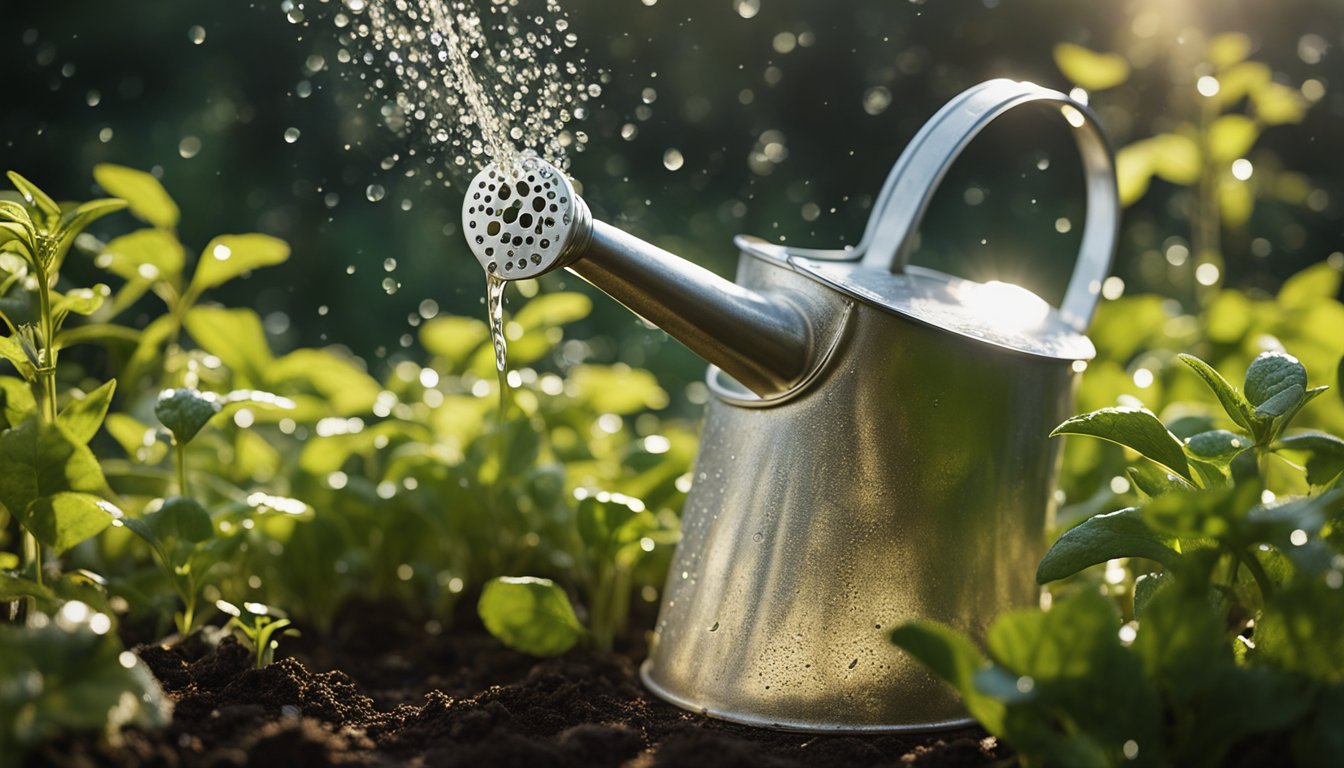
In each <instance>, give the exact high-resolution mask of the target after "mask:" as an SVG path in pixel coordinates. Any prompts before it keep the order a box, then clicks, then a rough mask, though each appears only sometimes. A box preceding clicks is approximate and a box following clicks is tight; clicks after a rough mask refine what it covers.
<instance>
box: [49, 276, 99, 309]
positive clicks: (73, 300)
mask: <svg viewBox="0 0 1344 768" xmlns="http://www.w3.org/2000/svg"><path fill="white" fill-rule="evenodd" d="M111 293H112V291H111V289H109V288H108V287H107V286H106V285H103V284H102V283H99V284H97V285H95V286H93V287H92V288H75V289H74V290H72V291H69V292H68V293H65V294H63V295H62V294H58V293H55V292H53V294H54V295H53V296H52V298H53V302H52V307H51V313H52V314H53V315H60V314H61V313H66V312H74V313H75V314H77V315H91V314H93V313H94V312H97V311H98V308H99V307H101V306H103V301H104V300H106V299H107V297H108V296H110V295H111Z"/></svg>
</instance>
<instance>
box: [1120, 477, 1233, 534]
mask: <svg viewBox="0 0 1344 768" xmlns="http://www.w3.org/2000/svg"><path fill="white" fill-rule="evenodd" d="M1252 491H1254V488H1252V487H1251V486H1249V485H1247V486H1242V487H1239V488H1238V489H1236V490H1235V491H1234V490H1233V489H1228V488H1217V489H1207V490H1198V491H1173V492H1171V493H1166V494H1163V495H1161V496H1159V497H1157V498H1155V499H1153V500H1152V501H1150V502H1148V503H1147V504H1146V505H1144V506H1143V508H1142V514H1143V520H1144V522H1145V523H1147V524H1148V526H1149V527H1150V528H1153V529H1154V530H1157V531H1162V532H1165V533H1167V534H1170V535H1172V536H1175V537H1177V538H1183V539H1184V538H1191V539H1196V538H1204V537H1212V538H1217V537H1220V536H1226V535H1227V534H1228V532H1229V530H1230V527H1229V526H1230V523H1229V519H1230V518H1231V517H1232V516H1233V512H1232V510H1234V509H1236V508H1237V507H1238V504H1237V501H1236V500H1235V499H1234V497H1236V498H1239V499H1241V500H1244V501H1246V502H1247V505H1248V506H1249V504H1250V503H1254V499H1255V496H1256V495H1258V493H1256V494H1254V495H1252ZM1241 509H1245V507H1244V506H1243V507H1241Z"/></svg>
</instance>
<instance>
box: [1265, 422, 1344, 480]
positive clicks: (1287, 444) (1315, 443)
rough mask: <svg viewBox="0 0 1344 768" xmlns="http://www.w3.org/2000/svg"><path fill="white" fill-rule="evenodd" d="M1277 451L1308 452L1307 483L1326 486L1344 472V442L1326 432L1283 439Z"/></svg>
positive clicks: (1276, 445) (1309, 433)
mask: <svg viewBox="0 0 1344 768" xmlns="http://www.w3.org/2000/svg"><path fill="white" fill-rule="evenodd" d="M1274 450H1276V451H1306V452H1307V453H1308V454H1309V457H1308V458H1307V482H1308V483H1310V484H1311V485H1326V484H1327V483H1329V482H1330V481H1331V480H1334V479H1335V478H1336V477H1337V476H1338V475H1339V473H1340V472H1344V440H1341V439H1340V438H1338V437H1336V436H1334V435H1331V434H1327V433H1325V432H1308V433H1305V434H1300V435H1290V436H1289V437H1285V438H1282V439H1281V440H1279V441H1278V442H1277V443H1276V444H1275V445H1274Z"/></svg>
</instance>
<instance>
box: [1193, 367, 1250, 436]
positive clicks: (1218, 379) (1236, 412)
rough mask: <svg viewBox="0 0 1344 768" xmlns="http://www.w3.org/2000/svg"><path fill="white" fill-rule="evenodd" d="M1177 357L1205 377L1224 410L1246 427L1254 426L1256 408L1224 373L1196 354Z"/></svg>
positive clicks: (1201, 376) (1206, 382) (1205, 381)
mask: <svg viewBox="0 0 1344 768" xmlns="http://www.w3.org/2000/svg"><path fill="white" fill-rule="evenodd" d="M1176 357H1177V358H1178V359H1180V361H1181V362H1183V363H1185V364H1186V365H1188V366H1190V367H1191V368H1192V369H1194V371H1195V373H1197V374H1199V376H1200V378H1202V379H1204V383H1205V384H1208V385H1209V389H1211V390H1213V394H1214V395H1215V396H1217V398H1218V402H1219V403H1222V406H1223V410H1224V411H1226V412H1227V415H1228V416H1229V417H1230V418H1231V419H1232V420H1233V421H1235V422H1236V423H1237V424H1239V425H1240V426H1242V427H1243V428H1245V429H1252V428H1253V425H1254V424H1255V409H1254V408H1252V407H1251V404H1250V403H1248V402H1247V401H1246V398H1245V397H1244V396H1243V395H1242V394H1241V393H1240V392H1238V391H1237V390H1236V389H1235V388H1234V387H1233V386H1232V385H1231V384H1229V383H1227V379H1224V378H1223V376H1222V374H1220V373H1218V371H1215V370H1214V369H1213V367H1212V366H1210V365H1209V364H1208V363H1206V362H1204V361H1203V360H1200V359H1199V358H1198V357H1195V356H1194V355H1186V354H1181V355H1177V356H1176Z"/></svg>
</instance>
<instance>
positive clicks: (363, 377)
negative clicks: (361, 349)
mask: <svg viewBox="0 0 1344 768" xmlns="http://www.w3.org/2000/svg"><path fill="white" fill-rule="evenodd" d="M265 375H266V385H267V386H268V387H270V388H272V389H275V390H278V391H283V392H285V393H286V394H292V395H295V396H296V398H297V395H298V394H299V393H311V394H315V395H320V396H321V398H322V399H323V400H324V401H326V404H327V411H328V412H329V413H334V414H336V415H340V416H355V415H361V414H367V413H368V412H369V411H370V410H372V409H373V405H374V401H376V400H377V399H378V395H379V394H380V393H381V392H382V391H383V388H382V387H381V386H380V385H379V384H378V381H377V380H376V379H374V378H373V377H372V376H370V375H369V374H368V373H367V372H366V371H365V370H364V369H363V368H362V367H361V366H360V365H359V363H358V361H356V360H354V359H351V358H350V357H349V356H348V355H345V354H341V353H338V352H336V351H334V350H329V349H296V350H294V351H293V352H290V353H289V354H287V355H285V356H284V357H281V358H279V359H277V360H275V361H274V362H272V363H270V364H269V365H268V366H267V367H266V372H265Z"/></svg>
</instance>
